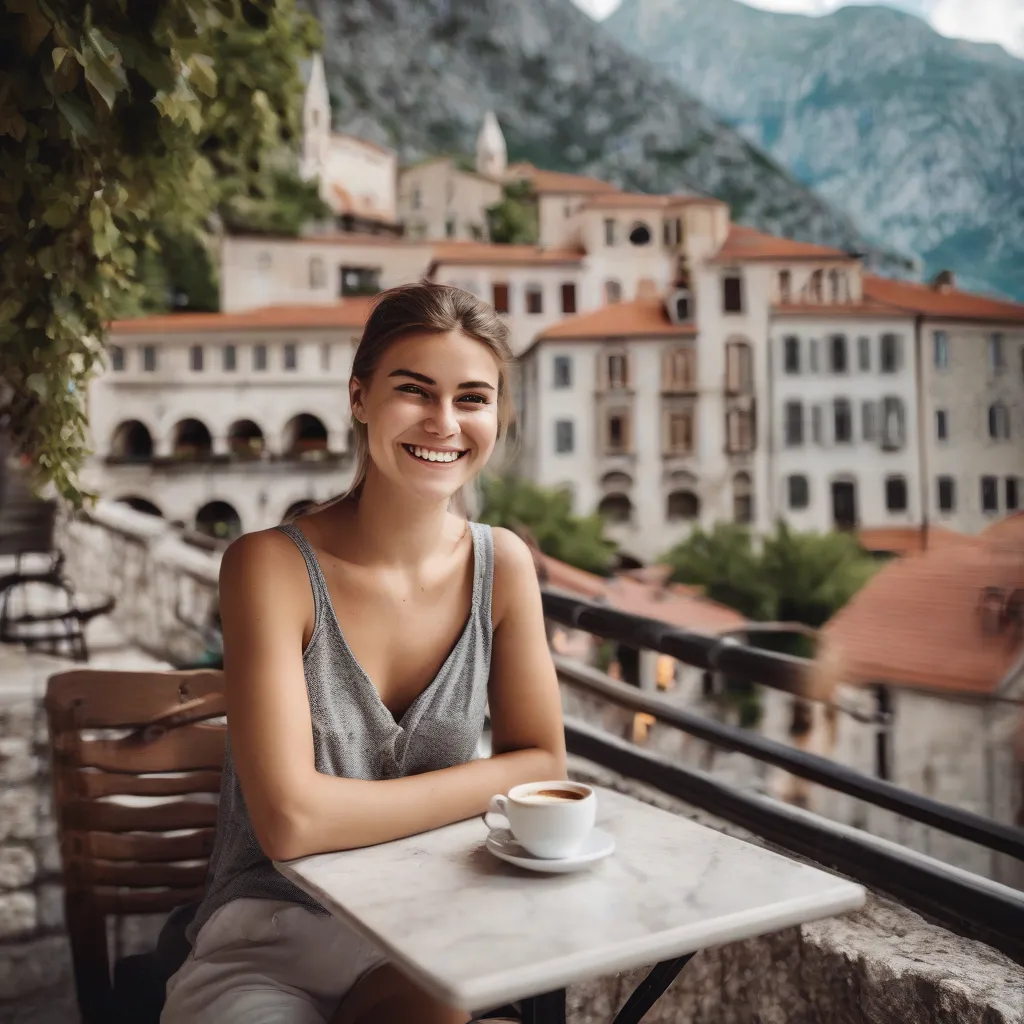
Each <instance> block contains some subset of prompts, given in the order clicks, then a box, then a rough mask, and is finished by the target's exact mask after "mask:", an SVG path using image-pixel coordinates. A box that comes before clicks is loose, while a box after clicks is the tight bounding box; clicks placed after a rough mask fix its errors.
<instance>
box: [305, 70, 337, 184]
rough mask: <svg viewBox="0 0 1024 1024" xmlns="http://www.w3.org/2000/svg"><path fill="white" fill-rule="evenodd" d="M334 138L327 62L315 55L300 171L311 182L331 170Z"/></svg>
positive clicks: (307, 94) (307, 95)
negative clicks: (326, 71)
mask: <svg viewBox="0 0 1024 1024" xmlns="http://www.w3.org/2000/svg"><path fill="white" fill-rule="evenodd" d="M330 135H331V97H330V94H329V93H328V91H327V75H326V73H325V71H324V59H323V57H322V56H321V55H320V54H319V53H316V54H314V55H313V60H312V62H311V65H310V71H309V81H308V82H307V83H306V95H305V97H304V98H303V101H302V158H301V161H300V165H299V171H300V174H301V175H302V177H303V178H304V179H305V180H307V181H309V180H312V179H313V178H322V177H323V173H324V170H325V169H326V166H327V151H328V147H329V145H330Z"/></svg>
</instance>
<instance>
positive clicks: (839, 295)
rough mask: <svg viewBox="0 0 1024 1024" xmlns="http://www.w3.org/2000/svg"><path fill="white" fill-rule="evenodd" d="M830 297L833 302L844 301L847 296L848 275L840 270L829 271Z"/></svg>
mask: <svg viewBox="0 0 1024 1024" xmlns="http://www.w3.org/2000/svg"><path fill="white" fill-rule="evenodd" d="M828 288H829V298H830V299H831V301H832V302H842V301H843V300H844V299H845V298H846V275H845V274H841V273H840V272H839V271H838V270H830V271H829V272H828Z"/></svg>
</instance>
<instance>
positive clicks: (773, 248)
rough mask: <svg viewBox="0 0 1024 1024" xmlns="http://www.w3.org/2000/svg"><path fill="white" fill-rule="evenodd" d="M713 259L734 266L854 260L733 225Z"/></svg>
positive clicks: (839, 251)
mask: <svg viewBox="0 0 1024 1024" xmlns="http://www.w3.org/2000/svg"><path fill="white" fill-rule="evenodd" d="M711 259H712V262H714V263H734V262H743V261H746V260H852V259H854V257H853V256H851V255H850V254H849V253H847V252H843V250H842V249H831V248H829V247H828V246H825V245H814V244H812V243H811V242H796V241H794V240H793V239H791V238H776V237H775V235H765V234H762V232H760V231H755V230H754V229H753V228H746V227H742V226H741V225H739V224H734V225H733V226H732V227H731V228H730V229H729V235H728V237H727V238H726V240H725V242H723V243H722V248H721V249H719V250H718V252H717V253H715V255H714V256H713V257H712V258H711Z"/></svg>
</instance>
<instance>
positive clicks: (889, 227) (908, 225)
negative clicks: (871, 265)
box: [603, 0, 1024, 300]
mask: <svg viewBox="0 0 1024 1024" xmlns="http://www.w3.org/2000/svg"><path fill="white" fill-rule="evenodd" d="M603 25H604V27H605V28H606V29H607V31H608V32H609V34H610V35H612V36H614V37H615V38H616V39H618V40H620V41H621V42H622V43H623V44H624V45H625V46H627V47H628V48H630V49H631V50H633V51H634V52H635V53H637V54H638V55H642V56H644V57H646V58H647V59H648V60H650V61H651V62H652V63H653V64H654V65H656V66H657V67H659V68H660V69H661V70H662V71H664V72H665V73H666V74H668V75H670V76H671V77H673V78H674V79H675V80H676V81H677V82H678V83H679V84H680V85H682V86H683V87H684V88H686V89H688V90H691V91H692V92H693V93H694V94H695V95H697V96H699V97H700V98H701V99H702V100H704V102H706V103H707V104H708V105H709V106H710V107H711V108H712V109H713V110H715V111H716V112H717V113H718V114H719V115H720V116H722V117H723V118H724V119H726V120H727V121H728V122H729V123H730V124H732V125H734V126H735V127H736V128H737V129H738V130H739V131H740V132H741V133H742V134H743V135H744V136H745V137H747V138H749V139H750V140H751V141H753V142H755V143H756V144H757V145H758V146H760V147H761V148H763V149H764V150H765V151H766V152H768V153H769V154H771V156H773V157H774V158H775V159H776V160H778V161H779V162H780V163H781V164H782V165H783V166H785V167H787V168H789V169H790V170H791V171H792V172H793V173H794V174H795V175H796V177H797V178H799V179H800V180H801V181H803V182H805V183H806V184H808V185H809V186H811V187H812V188H813V189H814V190H815V191H816V192H818V193H819V194H820V195H822V196H823V197H824V198H825V199H828V200H829V201H830V202H831V203H832V204H833V205H834V206H835V207H837V208H839V209H841V210H843V211H845V212H846V213H848V214H849V215H850V216H851V218H852V219H853V220H854V221H855V222H856V223H857V224H858V226H859V227H860V228H861V229H862V230H863V231H865V232H866V233H868V235H869V236H870V237H871V238H872V239H873V240H874V241H876V242H884V244H886V245H888V246H892V247H894V248H896V249H897V250H899V251H909V252H912V253H914V254H916V255H917V256H918V257H920V259H921V260H922V261H923V265H924V269H925V272H926V273H934V272H936V271H937V270H939V269H941V268H944V267H949V268H952V269H954V270H956V271H957V274H958V277H959V279H960V280H961V282H962V283H964V284H965V285H966V286H968V287H974V288H978V289H983V290H993V291H997V292H1001V293H1003V294H1006V295H1009V296H1011V297H1014V298H1017V299H1021V300H1024V62H1022V61H1019V60H1017V59H1016V58H1014V57H1012V56H1010V55H1009V54H1008V53H1006V51H1005V50H1003V49H1002V48H1000V47H998V46H994V45H986V44H977V43H967V42H963V41H960V40H954V39H947V38H945V37H944V36H940V35H939V34H938V33H936V32H935V31H934V30H933V29H932V28H931V27H930V26H929V25H927V24H926V23H925V22H923V21H921V20H920V19H918V18H916V17H914V16H913V15H910V14H906V13H903V12H901V11H897V10H893V9H891V8H886V7H863V6H849V7H844V8H840V9H839V10H837V11H835V12H834V13H832V14H830V15H826V16H824V17H818V18H811V17H807V16H804V15H797V14H780V13H774V12H768V11H764V10H759V9H755V8H752V7H748V6H746V5H745V4H742V3H739V2H737V0H624V2H623V4H622V6H621V7H620V8H619V9H618V10H617V11H616V12H615V13H614V14H612V15H611V17H610V18H608V19H607V20H606V21H605V22H604V23H603Z"/></svg>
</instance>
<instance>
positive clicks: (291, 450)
mask: <svg viewBox="0 0 1024 1024" xmlns="http://www.w3.org/2000/svg"><path fill="white" fill-rule="evenodd" d="M284 453H285V455H286V456H287V457H288V458H290V459H321V458H323V457H324V456H325V455H326V454H327V428H326V427H325V426H324V425H323V422H322V421H321V420H320V419H318V418H317V417H316V416H311V415H310V414H309V413H305V412H304V413H300V414H299V415H298V416H295V417H293V418H292V419H291V420H289V421H288V424H287V426H286V427H285V428H284Z"/></svg>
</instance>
